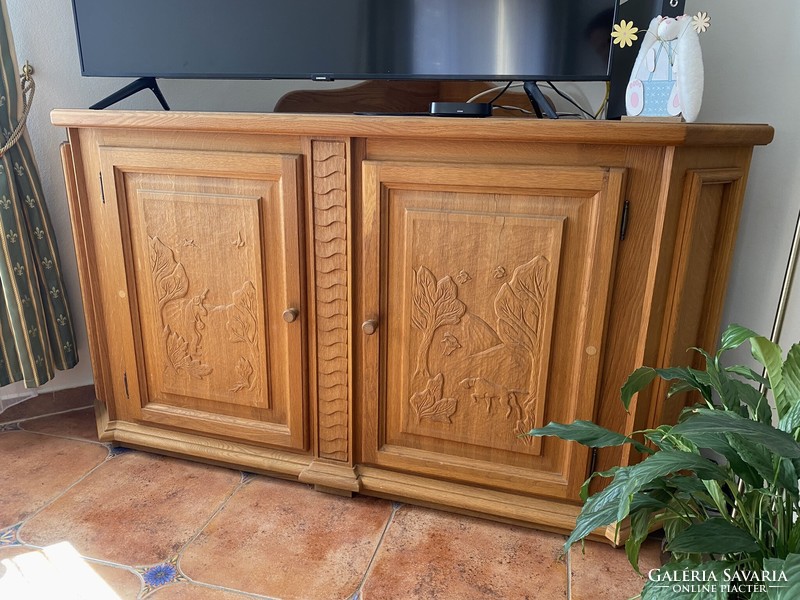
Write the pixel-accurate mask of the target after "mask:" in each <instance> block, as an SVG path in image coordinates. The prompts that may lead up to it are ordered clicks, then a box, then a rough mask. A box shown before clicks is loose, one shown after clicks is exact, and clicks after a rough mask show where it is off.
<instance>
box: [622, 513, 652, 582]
mask: <svg viewBox="0 0 800 600" xmlns="http://www.w3.org/2000/svg"><path fill="white" fill-rule="evenodd" d="M652 516H653V511H652V510H639V511H637V512H636V513H635V514H633V515H631V530H630V534H629V536H628V541H626V542H625V554H627V555H628V562H630V563H631V565H632V566H633V568H634V569H636V572H637V573H639V574H640V575H641V573H642V572H641V571H640V570H639V550H640V549H641V547H642V543H643V542H644V541H645V540H646V539H647V535H648V534H649V533H650V518H651V517H652Z"/></svg>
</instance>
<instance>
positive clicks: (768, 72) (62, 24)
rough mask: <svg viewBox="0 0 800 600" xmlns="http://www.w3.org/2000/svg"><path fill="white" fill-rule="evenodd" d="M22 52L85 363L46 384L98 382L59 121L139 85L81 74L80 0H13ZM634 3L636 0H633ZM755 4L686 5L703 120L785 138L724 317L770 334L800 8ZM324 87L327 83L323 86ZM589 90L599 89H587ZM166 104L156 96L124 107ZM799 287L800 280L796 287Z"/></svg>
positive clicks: (263, 85) (789, 200)
mask: <svg viewBox="0 0 800 600" xmlns="http://www.w3.org/2000/svg"><path fill="white" fill-rule="evenodd" d="M6 1H7V4H8V12H9V17H10V20H11V26H12V29H13V32H14V38H15V45H16V49H17V57H18V60H19V61H20V62H21V63H24V62H25V60H28V61H30V63H31V64H32V65H33V66H34V68H35V69H36V73H35V78H36V83H37V92H36V98H35V101H34V107H33V110H32V113H31V116H30V118H29V120H28V123H29V131H30V137H31V140H32V143H33V148H34V152H35V154H36V156H37V159H38V164H39V169H40V173H41V177H42V184H43V186H44V191H45V194H46V196H47V198H48V205H49V207H50V214H51V217H52V219H53V223H54V227H55V230H56V233H57V236H58V241H59V247H60V250H61V256H62V261H63V262H64V271H65V277H66V280H67V281H66V285H67V287H68V288H69V295H70V300H71V305H72V308H73V314H75V316H76V321H78V322H77V323H76V327H77V330H78V331H77V335H78V339H79V352H80V354H81V357H82V360H81V363H80V364H79V365H78V367H76V368H75V369H73V370H72V371H67V372H65V373H59V374H58V376H57V377H56V378H55V380H53V381H52V382H50V383H49V384H48V385H47V388H46V389H61V388H68V387H74V386H78V385H84V384H86V383H89V382H90V381H91V370H90V368H89V360H88V357H89V354H88V349H87V345H86V330H85V326H84V324H83V322H82V317H81V315H82V314H83V313H82V307H81V303H80V293H79V287H78V276H77V268H76V262H75V254H74V249H73V246H72V234H71V230H70V224H69V212H68V208H67V203H66V195H65V189H64V182H63V179H62V173H61V165H60V158H59V150H58V147H59V144H60V143H61V142H62V141H63V140H64V132H63V131H61V130H59V129H57V128H55V127H53V126H51V125H50V119H49V113H50V110H51V109H53V108H56V107H59V108H67V107H87V106H88V105H90V104H92V103H93V102H95V101H96V100H98V99H100V98H102V97H104V96H106V95H107V94H109V93H111V92H113V91H114V90H116V89H118V88H119V87H121V86H122V85H124V84H125V83H127V82H128V80H112V79H90V78H82V77H81V76H80V67H79V63H78V52H77V48H76V41H75V33H74V25H73V19H72V12H71V4H70V2H69V1H68V0H6ZM632 1H633V0H632ZM757 8H758V10H755V9H756V7H755V5H754V3H753V2H749V1H746V0H688V1H687V12H688V13H690V14H693V13H696V12H697V11H699V10H704V11H707V12H708V13H709V14H710V15H711V19H712V26H711V28H710V29H709V31H708V32H707V33H705V34H703V35H702V37H701V43H702V46H703V53H704V58H705V64H706V94H705V98H704V102H703V110H702V112H701V114H700V120H701V121H706V122H757V123H769V124H770V125H772V126H774V127H775V129H776V136H775V142H773V144H772V145H770V146H768V147H766V148H757V149H756V152H755V156H754V160H753V165H752V170H751V175H750V182H749V185H748V194H747V201H746V204H745V209H744V214H743V217H742V224H741V229H740V235H739V240H738V243H737V250H736V255H735V258H734V266H733V273H732V277H731V285H730V288H729V293H728V301H727V303H726V307H725V313H724V322H726V323H727V322H731V321H737V322H740V323H742V324H744V325H748V326H750V327H753V328H755V329H757V330H759V331H762V332H765V333H768V332H769V330H770V328H771V325H772V319H773V315H774V312H775V307H776V304H777V301H778V294H779V288H780V285H781V281H782V278H783V270H784V268H785V265H786V255H787V253H788V251H789V246H790V243H791V235H792V229H793V227H794V223H795V220H796V218H797V214H798V210H800V164H798V156H800V119H798V118H797V116H796V115H795V114H794V110H795V106H797V104H798V99H800V75H798V70H797V65H798V64H800V37H798V36H797V35H796V31H795V29H796V26H797V23H800V3H798V2H797V0H770V1H769V2H767V3H762V4H759V6H758V7H757ZM637 25H639V27H640V28H644V27H646V25H647V24H637ZM309 85H311V84H310V83H308V82H300V83H293V82H278V81H268V82H226V81H163V82H162V89H163V91H164V94H165V95H166V97H167V99H168V100H169V101H170V102H171V104H172V105H173V108H175V109H179V110H222V111H233V110H238V111H269V110H271V108H272V107H273V105H274V103H275V101H276V100H277V99H278V98H280V96H282V95H283V94H284V93H285V92H286V91H288V90H289V89H295V88H297V87H308V86H309ZM313 85H314V86H317V87H321V86H322V85H325V84H313ZM587 95H589V96H590V97H592V96H593V94H592V93H588V94H587ZM120 106H121V107H124V108H144V109H157V108H158V105H157V103H156V102H155V99H154V98H153V97H152V95H149V92H147V93H142V94H140V95H139V96H137V97H135V98H132V99H130V100H128V101H126V102H125V103H123V104H121V105H120ZM795 288H800V285H795ZM797 296H800V289H798V291H797V292H796V293H795V294H794V296H793V308H792V310H790V312H789V314H788V316H787V324H786V331H787V334H786V336H784V340H783V342H784V345H785V346H787V347H788V345H789V343H788V342H789V340H798V339H800V298H798V297H797Z"/></svg>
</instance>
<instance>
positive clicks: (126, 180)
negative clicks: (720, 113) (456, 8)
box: [52, 110, 772, 530]
mask: <svg viewBox="0 0 800 600" xmlns="http://www.w3.org/2000/svg"><path fill="white" fill-rule="evenodd" d="M52 119H53V122H54V123H55V124H56V125H60V126H64V127H67V129H68V135H69V142H68V143H66V144H65V145H64V146H63V147H62V156H63V159H64V170H65V175H66V180H67V187H68V196H69V203H70V209H71V214H72V222H73V228H74V237H75V244H76V249H77V254H78V261H79V265H78V266H79V272H80V277H81V285H82V291H83V300H84V305H85V312H86V316H87V328H88V332H89V342H90V350H91V357H92V365H93V369H94V374H95V385H96V390H97V398H98V401H97V405H96V408H97V417H98V429H99V433H100V436H101V439H103V440H107V441H113V442H116V443H119V444H123V445H129V446H133V447H139V448H146V449H151V450H154V451H157V452H163V453H167V454H173V455H179V456H185V457H191V458H195V459H198V460H203V461H207V462H213V463H220V464H226V465H235V466H238V467H241V468H245V469H248V470H255V471H260V472H265V473H272V474H275V475H278V476H282V477H290V478H296V479H299V480H300V481H303V482H306V483H311V484H314V485H316V486H317V487H318V488H320V489H322V490H326V491H336V492H340V493H353V492H361V493H365V494H374V495H379V496H383V497H388V498H396V499H402V500H407V501H411V502H416V503H420V504H425V505H433V506H442V507H449V508H451V509H453V510H457V511H461V512H465V513H470V514H482V515H488V516H491V517H494V518H498V519H501V520H506V521H511V522H518V523H527V524H533V525H536V526H539V527H545V528H550V529H556V530H566V529H570V528H571V527H572V525H573V524H574V519H575V516H576V514H577V512H578V510H579V501H578V490H579V488H580V485H581V484H582V482H583V481H584V479H585V478H586V476H587V474H588V472H589V471H590V470H591V469H604V468H608V467H610V466H612V465H614V464H627V463H630V462H631V461H635V460H637V457H636V456H631V455H629V454H627V453H624V452H622V451H620V450H619V449H609V450H603V451H601V452H600V453H597V454H595V455H592V454H590V453H589V452H588V451H586V450H585V449H584V448H582V447H580V446H578V445H576V444H568V443H564V442H561V441H559V440H554V439H549V438H548V439H544V440H542V439H536V440H533V439H530V438H526V437H524V436H520V434H521V433H523V432H526V431H528V430H529V429H531V428H532V427H538V426H542V425H544V424H546V423H548V422H550V421H559V422H570V421H572V420H574V419H590V420H595V421H597V422H599V423H600V424H602V425H604V426H607V427H610V428H613V429H616V430H619V431H633V430H635V429H639V428H643V427H647V426H651V425H655V424H658V423H660V422H662V421H663V420H665V419H666V420H668V419H674V418H675V415H676V411H677V410H678V409H679V408H680V407H676V406H674V405H669V404H664V403H663V397H664V391H665V390H664V389H663V388H658V387H654V388H653V389H650V390H647V392H643V393H642V394H640V395H639V397H638V399H637V401H636V403H635V404H634V406H633V407H632V410H631V412H630V413H625V412H624V411H623V410H622V408H621V406H620V403H619V387H620V385H621V384H622V382H623V381H624V379H625V377H626V376H627V374H628V373H629V372H630V371H632V370H633V369H634V368H636V367H637V366H639V365H641V364H649V365H653V366H661V365H668V364H670V363H676V362H683V361H685V360H686V355H685V354H684V349H685V348H686V347H688V346H693V345H697V346H705V347H712V346H713V344H714V340H715V338H716V336H717V330H718V326H719V318H720V312H721V306H722V301H723V297H724V293H725V288H726V281H727V273H728V269H729V265H730V261H731V255H732V249H733V242H734V239H735V233H736V228H737V223H738V217H739V212H740V208H741V203H742V197H743V193H744V187H745V180H746V177H747V171H748V168H749V162H750V156H751V153H752V149H753V146H754V145H757V144H766V143H769V141H770V140H771V139H772V130H771V128H769V127H767V126H758V125H728V126H723V125H683V124H677V123H670V124H645V123H611V122H604V123H602V122H597V123H589V122H538V121H534V120H521V119H505V120H504V119H487V120H480V121H472V120H460V119H423V118H403V117H368V116H335V115H327V116H326V115H302V116H301V115H277V114H270V115H254V114H252V115H242V114H202V113H142V112H123V111H113V112H106V113H100V112H93V111H67V110H64V111H55V112H54V113H53V115H52Z"/></svg>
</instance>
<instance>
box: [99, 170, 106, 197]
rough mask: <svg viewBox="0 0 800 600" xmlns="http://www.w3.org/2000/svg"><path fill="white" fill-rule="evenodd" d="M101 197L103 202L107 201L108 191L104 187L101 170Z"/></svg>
mask: <svg viewBox="0 0 800 600" xmlns="http://www.w3.org/2000/svg"><path fill="white" fill-rule="evenodd" d="M100 199H101V200H102V201H103V204H105V203H106V191H105V189H104V188H103V172H102V171H101V172H100Z"/></svg>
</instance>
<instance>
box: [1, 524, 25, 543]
mask: <svg viewBox="0 0 800 600" xmlns="http://www.w3.org/2000/svg"><path fill="white" fill-rule="evenodd" d="M21 526H22V524H21V523H19V524H17V525H12V526H11V527H7V528H6V529H0V548H6V547H8V546H21V545H22V543H21V542H20V541H19V536H18V535H17V533H18V532H19V528H20V527H21Z"/></svg>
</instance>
